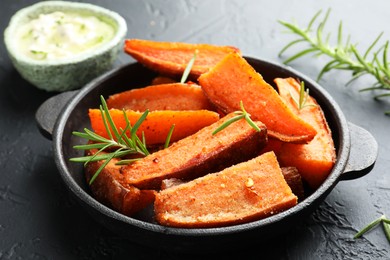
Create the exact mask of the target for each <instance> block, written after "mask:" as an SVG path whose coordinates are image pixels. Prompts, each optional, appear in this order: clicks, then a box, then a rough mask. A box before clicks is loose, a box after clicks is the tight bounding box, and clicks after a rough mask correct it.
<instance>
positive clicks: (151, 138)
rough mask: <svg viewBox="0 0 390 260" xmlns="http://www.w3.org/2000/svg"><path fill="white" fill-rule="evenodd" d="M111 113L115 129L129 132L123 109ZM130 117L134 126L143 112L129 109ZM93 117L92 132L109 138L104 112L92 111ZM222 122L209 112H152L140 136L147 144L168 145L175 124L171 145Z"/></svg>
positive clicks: (216, 115) (142, 125) (110, 111)
mask: <svg viewBox="0 0 390 260" xmlns="http://www.w3.org/2000/svg"><path fill="white" fill-rule="evenodd" d="M109 113H110V115H111V117H112V119H113V121H114V123H115V126H116V127H117V128H118V129H120V128H122V129H125V127H126V119H125V117H124V115H123V111H122V110H119V109H110V110H109ZM126 115H127V117H128V119H129V120H130V122H131V124H132V125H134V124H135V122H137V120H138V119H139V118H140V117H141V115H142V112H136V111H132V110H127V111H126ZM89 118H90V121H91V127H92V129H93V130H94V131H95V132H96V133H97V134H99V135H101V136H103V137H106V138H108V134H107V131H106V128H105V126H104V123H103V119H102V115H101V112H100V110H99V109H90V110H89ZM218 120H219V114H218V113H216V112H212V111H209V110H191V111H171V110H164V111H151V112H149V114H148V116H147V117H146V119H145V121H143V123H142V124H141V126H140V128H139V129H138V132H137V135H138V136H139V137H140V138H141V137H142V132H143V133H144V134H145V139H146V143H147V145H159V144H164V142H165V140H166V138H167V136H168V133H169V131H170V129H171V126H172V125H175V128H174V131H173V133H172V137H171V142H174V141H177V140H180V139H182V138H184V137H186V136H189V135H192V134H194V133H196V132H197V131H198V130H200V129H202V128H203V127H205V126H208V125H211V124H212V123H215V122H216V121H218Z"/></svg>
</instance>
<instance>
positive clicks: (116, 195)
mask: <svg viewBox="0 0 390 260" xmlns="http://www.w3.org/2000/svg"><path fill="white" fill-rule="evenodd" d="M96 152H97V150H96V149H93V150H90V151H88V152H87V155H93V154H95V153H96ZM116 162H117V159H112V160H111V161H110V162H109V163H108V165H107V166H106V167H105V168H104V169H103V170H102V171H101V172H100V174H99V176H98V177H97V178H96V179H95V180H94V182H92V184H91V185H90V189H91V192H92V194H93V196H94V197H95V198H96V199H97V200H98V201H100V202H101V203H103V204H105V205H107V206H108V207H110V208H112V209H114V210H116V211H118V212H120V213H122V214H125V215H127V216H131V215H133V214H134V213H136V212H138V211H140V210H142V209H144V208H145V207H146V206H148V205H150V204H151V203H153V201H154V198H155V195H156V191H154V190H140V189H137V188H135V187H133V186H131V185H128V184H127V183H126V182H125V181H124V178H123V176H122V175H121V174H120V172H119V168H120V166H117V165H115V163H116ZM103 163H104V162H103V161H97V162H90V163H88V164H87V166H86V168H85V177H86V179H87V182H89V181H90V179H91V178H92V176H93V175H94V174H95V172H96V171H97V170H98V169H99V167H100V166H101V165H102V164H103Z"/></svg>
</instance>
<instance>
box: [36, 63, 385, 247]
mask: <svg viewBox="0 0 390 260" xmlns="http://www.w3.org/2000/svg"><path fill="white" fill-rule="evenodd" d="M246 59H247V60H248V62H249V63H250V64H251V65H252V66H253V67H254V68H255V69H256V70H257V71H258V72H260V73H261V74H262V75H263V77H264V78H265V80H266V81H267V82H269V83H271V84H272V82H273V79H274V78H276V77H294V78H298V79H300V80H303V81H305V86H307V87H308V88H309V89H310V94H311V95H312V96H313V97H314V98H316V99H317V101H318V103H319V104H320V105H321V107H322V109H323V110H324V113H325V116H326V118H327V120H328V122H329V125H330V127H331V129H332V132H333V138H334V141H335V145H336V149H337V162H336V164H335V166H334V168H333V170H332V172H331V174H330V175H329V177H328V178H327V179H326V180H325V182H324V183H323V184H322V185H321V186H320V187H319V188H318V189H317V190H315V191H313V192H312V193H311V194H310V195H309V196H308V197H307V198H306V199H304V200H303V201H301V202H300V203H298V205H296V206H295V207H293V208H291V209H289V210H287V211H284V212H282V213H279V214H277V215H274V216H271V217H268V218H266V219H263V220H259V221H254V222H251V223H247V224H240V225H235V226H229V227H221V228H207V229H206V228H197V229H183V228H170V227H163V226H160V225H158V224H156V223H154V222H153V219H152V218H151V216H150V215H148V214H139V215H137V216H135V217H131V218H130V217H127V216H124V215H122V214H120V213H118V212H116V211H114V210H111V209H110V208H108V207H106V206H104V205H102V204H101V203H99V202H98V201H96V200H95V199H94V198H93V197H92V196H91V195H90V193H89V189H88V185H87V184H86V182H85V180H84V174H83V166H82V164H78V163H72V162H69V158H71V157H77V156H80V155H81V154H80V153H81V152H80V151H76V150H74V149H73V148H72V147H73V145H76V144H80V143H83V142H84V140H80V139H79V138H77V137H75V136H73V135H72V131H82V129H83V128H84V127H89V118H88V115H87V111H88V108H96V107H98V106H99V104H100V99H99V97H100V95H103V96H104V97H108V95H110V94H113V93H118V92H121V91H124V90H128V89H131V88H139V87H143V86H147V85H149V83H150V81H151V79H152V78H153V77H155V76H156V74H155V73H154V72H152V71H150V70H148V69H146V68H144V67H143V66H142V65H140V64H139V63H133V64H129V65H125V66H123V67H119V68H117V69H114V70H112V71H110V72H108V73H106V74H105V75H102V76H101V77H99V78H97V79H95V80H94V81H92V82H91V83H89V84H88V85H86V86H85V87H84V88H82V89H81V90H77V91H72V92H65V93H62V94H59V95H57V96H54V97H52V98H50V99H48V100H47V101H46V102H45V103H44V104H42V106H41V107H40V108H39V109H38V111H37V113H36V119H37V122H38V125H39V127H40V130H41V132H42V133H43V134H44V135H45V136H47V137H49V138H52V140H53V145H54V157H55V162H56V165H57V167H58V170H59V172H60V174H61V177H62V179H63V181H64V183H65V185H66V186H67V187H68V188H69V190H70V192H71V193H72V194H73V195H74V196H75V198H76V199H77V200H78V201H79V202H80V203H81V204H82V205H83V207H84V208H85V209H86V210H88V212H89V213H90V214H91V215H92V216H93V217H94V218H95V219H96V220H97V221H98V222H99V223H101V224H102V225H104V226H106V227H107V228H109V229H111V230H112V231H114V232H116V233H117V234H120V235H122V236H124V237H127V238H128V239H130V240H131V241H134V242H136V243H141V244H144V245H148V246H153V247H156V248H163V249H168V250H169V249H175V250H180V249H183V250H190V249H193V248H197V249H200V248H201V249H202V250H203V251H207V250H218V249H219V248H222V247H224V248H235V247H236V246H237V245H241V244H247V245H248V244H250V243H251V242H255V243H259V241H261V240H262V239H268V238H270V237H274V236H276V235H280V234H281V233H282V232H284V231H285V230H288V228H289V227H291V226H294V225H295V224H297V222H298V221H300V220H301V219H302V218H303V217H304V216H305V215H307V214H310V213H311V212H313V211H314V210H315V209H316V208H317V206H318V205H319V203H321V202H322V201H323V200H324V198H325V197H326V196H327V195H328V194H329V192H330V191H331V190H332V189H333V188H334V186H335V185H336V184H337V182H338V181H340V180H345V179H354V178H358V177H360V176H362V175H364V174H366V173H368V172H369V171H370V170H371V169H372V167H373V166H374V163H375V160H376V157H377V151H378V145H377V143H376V141H375V139H374V138H373V136H372V135H371V134H370V133H369V132H367V131H366V130H365V129H362V128H361V127H358V126H356V125H354V124H351V123H349V122H347V121H346V119H345V117H344V115H343V113H342V111H341V110H340V108H339V106H338V105H337V104H336V102H335V101H334V100H333V99H332V97H331V96H330V95H329V94H328V93H327V92H326V91H325V90H324V89H323V88H322V87H320V86H319V85H318V84H317V83H316V82H314V81H312V80H311V79H310V78H307V77H306V76H304V75H302V74H301V73H299V72H297V71H294V70H293V69H291V68H289V67H285V66H280V65H277V64H274V63H271V62H268V61H264V60H258V59H253V58H246ZM242 242H245V243H242Z"/></svg>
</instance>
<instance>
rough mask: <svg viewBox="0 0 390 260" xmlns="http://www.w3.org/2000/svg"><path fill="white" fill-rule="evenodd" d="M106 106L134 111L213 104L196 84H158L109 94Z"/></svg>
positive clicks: (208, 105) (199, 108) (174, 108)
mask: <svg viewBox="0 0 390 260" xmlns="http://www.w3.org/2000/svg"><path fill="white" fill-rule="evenodd" d="M107 106H108V108H116V109H120V110H122V109H127V110H134V111H141V112H143V111H145V110H146V109H149V111H155V110H213V106H212V104H211V103H210V101H209V100H208V99H207V97H206V96H205V94H204V92H203V91H202V89H201V88H200V86H199V85H196V84H181V83H171V84H160V85H154V86H148V87H144V88H138V89H131V90H127V91H124V92H121V93H117V94H114V95H111V96H110V97H109V98H108V99H107Z"/></svg>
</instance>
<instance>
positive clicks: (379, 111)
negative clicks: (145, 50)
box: [0, 0, 390, 259]
mask: <svg viewBox="0 0 390 260" xmlns="http://www.w3.org/2000/svg"><path fill="white" fill-rule="evenodd" d="M33 2H36V1H32V0H23V1H14V0H2V1H1V6H2V8H1V11H0V12H1V16H0V27H1V29H2V30H4V28H5V27H6V26H7V24H8V21H9V19H10V17H11V15H12V14H13V13H14V12H16V11H17V10H18V9H20V8H21V7H24V6H27V5H30V4H32V3H33ZM82 2H84V1H82ZM91 2H92V1H91ZM94 3H95V4H98V5H101V6H103V7H107V8H109V9H112V10H114V11H116V12H118V13H120V14H121V15H122V16H123V17H125V19H126V21H127V23H128V28H129V31H128V35H127V36H128V37H129V38H144V39H153V40H164V41H185V42H205V43H212V44H223V45H234V46H237V47H239V48H240V49H241V50H242V52H243V54H244V55H246V56H252V57H255V58H264V59H268V60H271V61H275V62H280V63H281V62H282V58H280V57H278V52H279V51H280V49H281V48H282V46H284V45H285V44H286V43H287V42H289V41H291V40H292V39H293V37H292V36H291V35H290V34H285V33H283V32H284V28H282V26H281V25H280V24H279V23H278V22H277V21H278V20H286V21H292V20H294V19H295V20H296V21H297V22H298V23H299V24H301V25H306V24H307V22H308V21H309V20H310V18H311V17H312V16H313V15H314V14H315V13H316V12H317V11H318V10H319V9H323V10H324V11H326V10H327V9H328V8H331V9H332V12H331V16H330V19H329V21H328V27H326V29H325V30H326V31H328V30H330V31H332V32H333V37H336V33H337V25H338V22H339V21H340V19H342V20H343V24H344V31H345V33H346V34H351V36H352V39H351V40H352V42H359V45H358V48H359V49H362V50H363V49H365V48H366V47H368V46H369V44H370V43H371V42H372V41H373V40H374V39H375V38H376V36H377V35H378V34H379V33H380V32H382V31H384V35H383V40H382V42H381V43H383V42H384V41H385V39H390V31H389V30H388V25H389V21H390V18H389V15H388V12H389V10H390V2H389V1H386V0H382V1H365V0H345V1H337V0H332V1H324V0H317V1H311V0H299V1H295V0H291V1H283V0H274V1H265V0H257V1H256V0H253V1H248V0H244V1H238V0H236V1H223V0H218V1H200V0H198V1H190V0H188V1H173V0H171V1H152V0H148V1H129V0H128V1H125V0H121V1H117V0H115V1H103V0H100V1H95V2H94ZM333 39H334V38H333ZM0 54H1V55H0V90H1V91H0V167H1V173H0V259H30V258H31V259H122V258H124V257H128V258H131V259H197V258H199V256H196V255H194V254H193V252H186V253H185V255H182V254H179V253H175V252H168V251H163V250H158V249H153V248H148V247H147V246H139V245H136V244H132V243H130V242H128V241H126V240H125V239H123V238H121V237H119V236H117V235H116V234H113V233H111V232H110V231H108V230H106V229H105V228H103V227H102V226H99V225H98V224H97V223H96V222H94V220H93V219H92V218H91V216H89V215H88V214H87V213H86V212H85V211H84V210H83V209H82V208H81V207H80V206H79V205H78V204H77V203H76V202H75V201H73V199H71V197H70V196H69V194H68V193H67V191H66V189H65V187H64V186H63V183H62V181H61V179H60V177H59V174H58V171H57V169H56V166H55V164H54V161H53V155H52V147H51V142H50V141H49V140H47V139H45V138H44V137H43V136H41V134H40V133H39V131H38V128H37V126H36V123H35V119H34V114H35V111H36V109H37V108H38V107H39V105H40V104H41V103H42V102H43V101H45V100H46V99H47V98H49V97H50V96H52V95H54V94H53V93H46V92H44V91H40V90H38V89H36V88H34V87H32V86H31V85H30V84H29V83H28V82H26V81H25V80H23V79H22V78H21V77H20V76H19V74H18V73H17V72H16V71H15V69H14V68H13V66H12V65H11V62H10V60H9V58H8V57H7V55H6V51H5V47H4V44H3V42H1V44H0ZM326 61H327V60H326V59H325V58H321V57H320V58H313V57H307V58H304V59H301V60H298V61H296V62H294V63H293V64H291V66H292V67H294V68H295V69H297V70H299V71H301V72H302V73H304V74H306V75H308V76H310V77H312V78H315V77H316V76H317V74H318V72H319V71H320V69H321V66H323V65H324V64H325V63H326ZM129 62H133V60H132V59H131V58H130V57H129V56H127V55H125V54H121V56H120V58H119V59H118V62H117V64H116V66H118V65H120V64H126V63H129ZM349 78H350V74H349V73H348V72H331V73H329V74H326V75H325V77H324V78H323V80H321V81H320V84H321V85H322V86H323V87H325V88H326V89H327V90H328V91H329V92H330V93H331V94H332V96H333V97H334V99H335V100H336V101H337V102H338V103H339V104H340V106H341V108H342V110H343V112H344V113H345V116H346V117H347V119H348V120H349V121H350V122H353V123H355V124H357V125H360V126H362V127H364V128H366V129H367V130H369V131H370V132H371V133H372V134H373V135H374V137H375V138H376V139H377V141H378V143H379V155H378V159H377V163H376V166H375V168H374V169H373V171H372V172H371V173H369V174H368V175H366V176H364V177H362V178H359V179H356V180H351V181H342V182H340V183H338V184H337V186H336V188H335V189H334V190H333V191H332V192H331V193H330V195H329V196H328V197H327V198H326V200H325V201H324V202H323V203H322V204H321V205H320V207H319V208H318V210H316V211H315V212H314V213H313V214H312V215H311V216H309V217H308V218H307V219H304V220H303V222H302V224H299V225H298V226H295V227H292V230H291V231H290V232H288V233H287V234H286V235H285V236H283V237H278V238H276V239H274V240H270V242H269V243H266V244H259V245H258V246H256V247H255V248H248V249H245V250H242V251H237V252H232V253H229V254H228V256H230V257H234V258H242V259H244V258H245V259H260V258H264V259H390V245H389V243H388V241H387V240H386V237H385V235H384V233H383V230H382V229H381V228H378V229H375V230H374V231H372V232H370V233H368V234H367V235H365V236H364V237H363V238H362V239H358V240H354V239H353V238H352V237H353V235H354V234H355V232H356V231H357V230H359V229H360V228H361V227H363V226H364V225H365V224H367V223H368V222H370V221H371V220H373V219H374V218H377V217H379V216H380V215H381V214H388V215H389V216H390V176H389V168H390V157H389V154H390V135H389V125H390V118H389V117H387V116H385V115H384V114H383V111H384V110H385V109H390V106H389V102H388V100H387V101H381V102H377V101H374V100H373V99H372V93H359V92H358V89H360V88H362V87H366V86H367V84H369V83H371V80H370V79H369V78H363V79H361V80H359V81H357V82H356V83H355V84H353V85H352V86H349V87H345V83H346V82H347V81H348V79H349ZM199 250H200V251H201V249H199ZM209 256H210V255H209ZM211 256H212V257H213V258H215V257H218V258H221V257H226V256H224V255H223V254H220V253H219V254H218V255H211ZM230 257H229V258H230Z"/></svg>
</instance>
